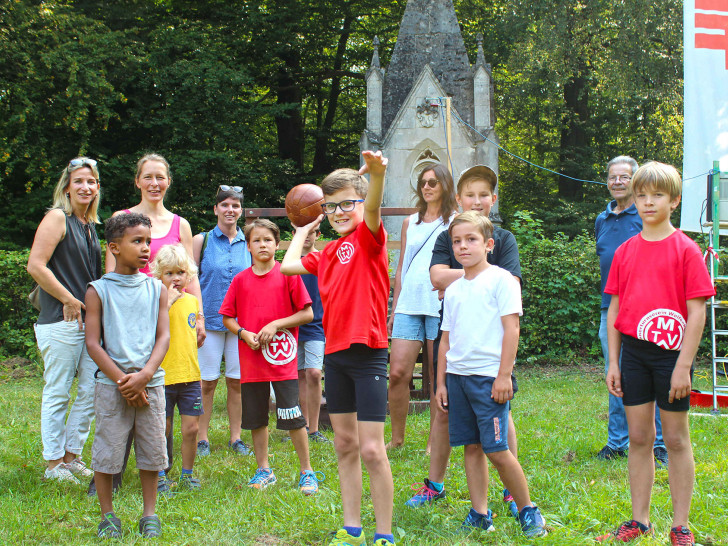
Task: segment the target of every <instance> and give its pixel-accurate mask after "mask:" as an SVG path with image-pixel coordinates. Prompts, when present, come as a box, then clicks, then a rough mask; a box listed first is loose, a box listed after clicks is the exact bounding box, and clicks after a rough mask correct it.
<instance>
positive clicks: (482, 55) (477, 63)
mask: <svg viewBox="0 0 728 546" xmlns="http://www.w3.org/2000/svg"><path fill="white" fill-rule="evenodd" d="M475 39H476V41H477V43H478V56H477V57H476V59H475V68H478V67H479V66H482V67H484V68H485V67H486V63H485V53H483V34H482V33H480V32H478V35H477V36H476V38H475Z"/></svg>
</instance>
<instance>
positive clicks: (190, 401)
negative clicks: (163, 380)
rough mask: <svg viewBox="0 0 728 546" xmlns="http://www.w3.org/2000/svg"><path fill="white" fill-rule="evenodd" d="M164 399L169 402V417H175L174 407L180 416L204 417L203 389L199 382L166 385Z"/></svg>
mask: <svg viewBox="0 0 728 546" xmlns="http://www.w3.org/2000/svg"><path fill="white" fill-rule="evenodd" d="M164 397H165V399H166V401H167V417H173V416H174V407H175V406H177V407H178V408H179V414H180V415H192V416H198V415H202V413H203V411H202V388H201V387H200V382H199V381H190V382H189V383H174V384H172V385H165V387H164Z"/></svg>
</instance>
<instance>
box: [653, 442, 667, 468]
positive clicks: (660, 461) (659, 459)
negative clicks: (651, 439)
mask: <svg viewBox="0 0 728 546" xmlns="http://www.w3.org/2000/svg"><path fill="white" fill-rule="evenodd" d="M652 452H653V453H654V455H655V468H657V469H660V468H667V449H666V448H665V446H657V447H656V448H655V449H654V450H653V451H652Z"/></svg>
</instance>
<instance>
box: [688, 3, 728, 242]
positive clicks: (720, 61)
mask: <svg viewBox="0 0 728 546" xmlns="http://www.w3.org/2000/svg"><path fill="white" fill-rule="evenodd" d="M684 27H685V44H684V55H685V61H684V62H685V69H684V73H685V74H684V78H685V79H684V81H685V88H684V89H685V95H684V104H685V112H684V114H685V118H684V142H683V154H684V155H683V178H685V179H689V180H685V182H684V184H683V196H682V214H681V219H680V228H681V229H683V230H686V231H700V221H701V210H702V209H703V204H704V202H705V200H706V198H707V183H706V179H707V174H704V173H707V172H708V171H710V170H711V169H712V168H713V161H721V163H722V166H721V170H726V169H728V0H685V3H684ZM698 175H700V176H698ZM721 220H728V218H726V219H721ZM702 221H703V222H705V221H706V216H705V213H704V214H703V217H702Z"/></svg>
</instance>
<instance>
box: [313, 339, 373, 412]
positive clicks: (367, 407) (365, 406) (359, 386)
mask: <svg viewBox="0 0 728 546" xmlns="http://www.w3.org/2000/svg"><path fill="white" fill-rule="evenodd" d="M324 390H325V391H326V406H327V408H328V410H329V413H354V412H356V418H357V421H376V422H380V423H383V422H384V421H385V420H386V419H387V349H386V348H384V349H372V348H371V347H367V346H366V345H363V344H360V343H356V344H354V345H352V346H351V347H349V348H348V349H344V350H343V351H336V352H335V353H331V354H328V355H325V356H324Z"/></svg>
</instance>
